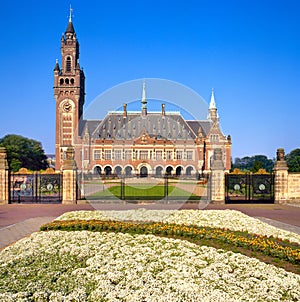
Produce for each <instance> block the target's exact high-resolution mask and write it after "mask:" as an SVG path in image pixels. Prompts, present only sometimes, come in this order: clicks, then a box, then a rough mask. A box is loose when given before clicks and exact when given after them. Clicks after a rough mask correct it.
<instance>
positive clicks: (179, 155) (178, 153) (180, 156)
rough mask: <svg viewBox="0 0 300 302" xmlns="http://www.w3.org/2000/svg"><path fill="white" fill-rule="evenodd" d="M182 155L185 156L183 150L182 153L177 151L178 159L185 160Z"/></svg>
mask: <svg viewBox="0 0 300 302" xmlns="http://www.w3.org/2000/svg"><path fill="white" fill-rule="evenodd" d="M182 155H183V152H182V151H181V150H180V151H179V150H177V151H176V159H182V158H183V156H182Z"/></svg>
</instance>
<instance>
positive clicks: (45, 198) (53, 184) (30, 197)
mask: <svg viewBox="0 0 300 302" xmlns="http://www.w3.org/2000/svg"><path fill="white" fill-rule="evenodd" d="M61 201H62V174H61V173H54V174H42V173H26V174H19V173H11V175H10V202H11V203H15V202H18V203H21V202H53V203H54V202H61Z"/></svg>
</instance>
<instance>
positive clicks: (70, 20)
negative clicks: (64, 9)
mask: <svg viewBox="0 0 300 302" xmlns="http://www.w3.org/2000/svg"><path fill="white" fill-rule="evenodd" d="M72 13H73V8H72V5H71V4H70V16H69V22H72Z"/></svg>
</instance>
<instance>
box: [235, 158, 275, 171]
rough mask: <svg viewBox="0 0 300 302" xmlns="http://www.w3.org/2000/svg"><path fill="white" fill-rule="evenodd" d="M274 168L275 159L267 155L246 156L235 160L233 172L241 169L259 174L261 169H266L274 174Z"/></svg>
mask: <svg viewBox="0 0 300 302" xmlns="http://www.w3.org/2000/svg"><path fill="white" fill-rule="evenodd" d="M273 167H274V159H269V158H268V157H267V156H265V155H254V156H245V157H243V158H239V157H237V158H235V160H234V163H233V164H232V170H234V169H240V170H241V171H244V172H254V173H255V172H257V171H258V170H259V169H265V170H266V171H267V172H272V170H273Z"/></svg>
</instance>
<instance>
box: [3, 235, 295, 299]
mask: <svg viewBox="0 0 300 302" xmlns="http://www.w3.org/2000/svg"><path fill="white" fill-rule="evenodd" d="M0 280H1V283H0V301H32V300H34V301H83V302H84V301H174V302H175V301H299V299H300V298H299V297H300V277H299V276H298V275H295V274H293V273H288V272H286V271H285V270H283V269H279V268H276V267H274V266H272V265H268V264H265V263H263V262H260V261H258V260H256V259H253V258H249V257H246V256H243V255H241V254H236V253H232V252H224V251H222V250H217V249H215V248H210V247H205V246H197V245H195V244H192V243H189V242H187V241H182V240H176V239H172V238H160V237H156V236H153V235H130V234H122V233H99V232H89V231H80V232H79V231H74V232H63V231H49V232H39V233H34V234H32V235H31V236H30V237H28V238H25V239H22V240H20V241H18V242H17V243H16V244H14V245H13V246H11V247H8V248H6V249H5V250H3V251H2V252H1V254H0Z"/></svg>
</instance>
